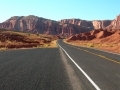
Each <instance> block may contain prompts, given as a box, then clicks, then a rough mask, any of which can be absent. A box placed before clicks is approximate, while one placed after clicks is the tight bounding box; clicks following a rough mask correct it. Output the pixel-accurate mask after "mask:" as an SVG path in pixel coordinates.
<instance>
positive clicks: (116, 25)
mask: <svg viewBox="0 0 120 90" xmlns="http://www.w3.org/2000/svg"><path fill="white" fill-rule="evenodd" d="M106 29H120V15H118V16H117V17H116V19H114V20H113V21H112V22H111V24H110V25H109V26H107V27H106Z"/></svg>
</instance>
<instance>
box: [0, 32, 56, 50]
mask: <svg viewBox="0 0 120 90" xmlns="http://www.w3.org/2000/svg"><path fill="white" fill-rule="evenodd" d="M56 40H57V38H56V36H52V35H42V34H32V33H22V32H13V31H2V30H0V50H6V49H16V48H53V47H57V44H56Z"/></svg>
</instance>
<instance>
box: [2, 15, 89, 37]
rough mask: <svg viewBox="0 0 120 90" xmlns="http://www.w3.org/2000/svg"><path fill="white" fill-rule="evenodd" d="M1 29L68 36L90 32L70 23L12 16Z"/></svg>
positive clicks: (35, 17) (85, 28) (31, 16)
mask: <svg viewBox="0 0 120 90" xmlns="http://www.w3.org/2000/svg"><path fill="white" fill-rule="evenodd" d="M0 28H1V29H8V30H18V31H24V32H32V33H40V34H52V35H62V36H69V35H73V34H76V33H80V32H85V31H88V30H91V29H90V28H87V27H81V26H78V25H75V24H70V23H60V22H58V21H53V20H49V19H45V18H42V17H37V16H33V15H30V16H21V17H19V16H14V17H11V18H10V19H8V20H6V21H5V22H3V23H1V24H0Z"/></svg>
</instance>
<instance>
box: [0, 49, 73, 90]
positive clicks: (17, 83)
mask: <svg viewBox="0 0 120 90" xmlns="http://www.w3.org/2000/svg"><path fill="white" fill-rule="evenodd" d="M0 90H72V87H71V84H70V82H69V78H68V76H67V74H66V70H65V67H64V64H63V62H62V60H61V56H60V51H59V49H58V48H52V49H42V48H41V49H26V50H25V49H24V50H10V51H0Z"/></svg>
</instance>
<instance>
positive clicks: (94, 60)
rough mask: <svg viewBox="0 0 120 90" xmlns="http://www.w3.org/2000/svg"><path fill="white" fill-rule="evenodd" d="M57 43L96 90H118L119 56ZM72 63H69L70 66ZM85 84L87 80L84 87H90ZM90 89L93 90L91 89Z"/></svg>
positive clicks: (77, 70)
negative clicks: (87, 77) (89, 79)
mask: <svg viewBox="0 0 120 90" xmlns="http://www.w3.org/2000/svg"><path fill="white" fill-rule="evenodd" d="M58 43H59V45H60V46H61V47H62V48H63V49H64V50H65V52H67V54H68V55H69V56H70V57H71V58H72V59H73V60H74V61H75V63H77V65H78V66H80V67H81V68H82V70H83V71H84V72H85V73H86V74H87V75H88V76H89V77H90V78H91V80H92V81H93V82H94V84H95V85H97V86H98V88H97V89H98V90H120V55H116V54H112V53H107V52H103V51H99V50H95V49H90V48H85V47H78V46H72V45H68V44H65V43H63V42H62V40H59V41H58ZM72 63H73V62H72V61H71V65H72ZM72 66H73V68H74V70H75V72H76V73H77V76H78V77H79V79H83V78H84V77H83V76H82V74H81V71H80V70H79V69H78V67H74V66H75V64H74V65H72ZM84 81H85V78H84ZM86 82H87V80H86V81H85V83H84V85H86V86H87V87H90V84H89V82H87V83H86ZM91 84H92V83H91ZM92 85H93V84H92ZM93 86H94V85H93ZM94 87H95V86H94ZM90 89H91V90H93V88H92V87H91V88H90ZM90 89H88V90H90Z"/></svg>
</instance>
